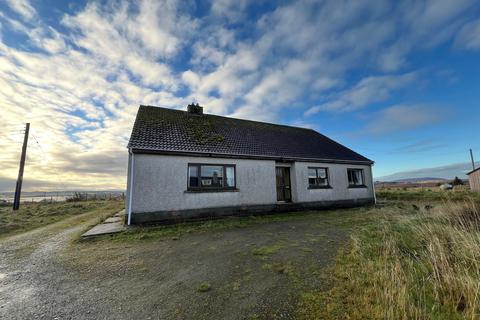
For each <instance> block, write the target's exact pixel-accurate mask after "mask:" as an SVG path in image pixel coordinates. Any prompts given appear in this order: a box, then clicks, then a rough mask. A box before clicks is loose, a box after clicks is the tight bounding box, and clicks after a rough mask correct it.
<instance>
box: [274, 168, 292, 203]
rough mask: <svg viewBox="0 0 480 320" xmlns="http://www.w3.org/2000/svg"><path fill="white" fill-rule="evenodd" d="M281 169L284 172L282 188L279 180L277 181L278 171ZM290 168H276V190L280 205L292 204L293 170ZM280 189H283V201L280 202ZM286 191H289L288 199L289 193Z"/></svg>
mask: <svg viewBox="0 0 480 320" xmlns="http://www.w3.org/2000/svg"><path fill="white" fill-rule="evenodd" d="M278 169H280V170H281V172H282V180H283V184H282V185H281V186H279V185H278V180H277V170H278ZM290 169H291V168H290V166H281V165H280V166H275V187H276V188H275V189H276V195H277V202H279V203H290V202H292V175H291V170H290ZM287 175H288V180H287V181H288V183H287V182H286V179H285V177H286V176H287ZM279 188H282V191H281V192H282V193H283V195H282V198H283V200H278V196H279ZM285 190H289V191H290V192H289V197H287V196H286V195H287V193H286V192H285Z"/></svg>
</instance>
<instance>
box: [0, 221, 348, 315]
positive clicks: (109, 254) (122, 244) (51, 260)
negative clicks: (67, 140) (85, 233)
mask: <svg viewBox="0 0 480 320" xmlns="http://www.w3.org/2000/svg"><path fill="white" fill-rule="evenodd" d="M340 217H341V216H340ZM338 219H339V215H335V216H334V217H325V216H324V215H323V214H322V213H319V214H318V215H317V216H313V217H312V216H310V217H307V218H305V219H301V220H292V221H286V222H285V221H284V222H269V223H261V224H254V225H251V226H248V227H243V228H235V229H230V230H224V231H215V232H208V233H193V234H189V235H185V236H181V237H180V238H178V239H177V238H167V239H165V238H164V239H155V240H148V241H116V242H112V241H108V240H107V241H94V242H86V243H71V242H70V241H69V240H70V239H71V238H72V237H73V236H75V235H76V234H77V233H78V232H79V230H81V229H82V228H83V225H82V224H81V223H79V224H75V223H73V225H70V226H68V227H66V228H58V227H57V228H52V227H46V228H42V229H38V230H35V231H32V232H29V233H25V234H22V235H18V236H15V237H12V238H7V239H4V240H2V241H1V242H0V318H1V319H37V318H38V319H42V318H45V319H55V318H57V319H134V318H136V319H250V318H267V319H272V318H274V319H290V318H292V314H293V311H294V309H295V308H296V298H297V297H298V294H299V293H300V292H302V291H303V290H305V289H307V288H308V289H319V288H322V287H325V286H326V285H327V283H326V280H321V279H322V276H319V274H321V272H322V270H323V268H324V267H325V266H327V265H328V264H329V263H330V262H331V261H332V259H333V257H334V256H335V254H336V252H337V250H338V247H339V245H341V244H342V243H343V242H344V240H345V238H346V236H347V234H348V233H347V231H346V229H345V228H342V227H340V226H336V222H337V220H338ZM202 284H208V285H210V287H211V288H210V290H208V291H207V292H200V291H199V290H198V288H199V287H200V285H202Z"/></svg>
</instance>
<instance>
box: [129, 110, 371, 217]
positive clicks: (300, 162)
mask: <svg viewBox="0 0 480 320" xmlns="http://www.w3.org/2000/svg"><path fill="white" fill-rule="evenodd" d="M128 151H129V158H128V159H129V161H128V182H127V197H126V209H127V212H128V215H127V217H128V224H143V223H150V222H171V221H172V220H173V221H180V220H186V219H199V218H207V217H219V216H225V215H241V214H254V213H259V214H260V213H268V212H281V211H296V210H301V209H320V208H331V207H352V206H360V205H367V204H372V203H374V202H375V192H374V186H373V179H372V165H373V161H372V160H370V159H367V158H366V157H364V156H362V155H360V154H358V153H356V152H354V151H353V150H351V149H349V148H347V147H345V146H343V145H341V144H339V143H337V142H335V141H333V140H332V139H330V138H328V137H326V136H324V135H322V134H320V133H318V132H316V131H314V130H312V129H306V128H299V127H292V126H286V125H278V124H272V123H265V122H257V121H250V120H242V119H235V118H230V117H223V116H217V115H211V114H204V113H203V108H202V107H201V106H199V105H198V104H197V105H195V104H191V105H189V106H188V108H187V111H181V110H173V109H167V108H160V107H154V106H140V108H139V110H138V113H137V117H136V120H135V123H134V126H133V130H132V134H131V137H130V141H129V143H128Z"/></svg>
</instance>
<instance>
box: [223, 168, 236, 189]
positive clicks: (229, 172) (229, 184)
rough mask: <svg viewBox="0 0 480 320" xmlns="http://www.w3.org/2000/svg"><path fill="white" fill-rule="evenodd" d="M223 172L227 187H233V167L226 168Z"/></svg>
mask: <svg viewBox="0 0 480 320" xmlns="http://www.w3.org/2000/svg"><path fill="white" fill-rule="evenodd" d="M225 171H226V173H227V177H226V178H227V180H226V182H227V187H235V168H234V167H226V168H225Z"/></svg>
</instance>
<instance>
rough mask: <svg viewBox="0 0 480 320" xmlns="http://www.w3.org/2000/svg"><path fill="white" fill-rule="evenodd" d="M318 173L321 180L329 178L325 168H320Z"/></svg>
mask: <svg viewBox="0 0 480 320" xmlns="http://www.w3.org/2000/svg"><path fill="white" fill-rule="evenodd" d="M317 172H318V177H319V178H322V179H326V178H327V169H325V168H319V169H317Z"/></svg>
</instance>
